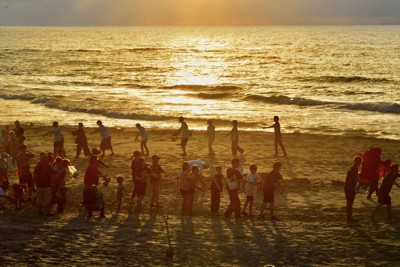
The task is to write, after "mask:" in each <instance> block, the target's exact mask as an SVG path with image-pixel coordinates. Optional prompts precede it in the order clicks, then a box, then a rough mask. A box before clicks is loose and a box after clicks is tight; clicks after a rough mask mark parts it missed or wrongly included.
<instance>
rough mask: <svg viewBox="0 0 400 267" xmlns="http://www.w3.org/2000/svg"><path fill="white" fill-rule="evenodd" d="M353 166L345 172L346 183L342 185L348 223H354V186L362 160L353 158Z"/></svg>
mask: <svg viewBox="0 0 400 267" xmlns="http://www.w3.org/2000/svg"><path fill="white" fill-rule="evenodd" d="M353 162H354V164H353V166H351V168H350V169H349V170H348V171H347V175H346V182H345V184H344V193H345V195H346V201H347V204H346V215H347V221H348V222H354V221H355V220H354V219H353V203H354V199H355V197H356V186H357V182H358V180H359V177H358V169H359V167H360V165H361V162H362V158H361V157H355V158H354V160H353Z"/></svg>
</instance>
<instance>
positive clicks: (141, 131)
mask: <svg viewBox="0 0 400 267" xmlns="http://www.w3.org/2000/svg"><path fill="white" fill-rule="evenodd" d="M136 128H137V129H138V130H139V132H138V134H137V135H136V137H135V142H136V141H138V138H139V136H140V138H141V139H142V140H141V141H140V149H141V150H142V155H143V156H148V155H149V149H148V148H147V140H148V138H149V136H148V134H147V132H146V129H145V128H144V127H143V126H142V125H140V123H136ZM145 149H146V153H144V150H145Z"/></svg>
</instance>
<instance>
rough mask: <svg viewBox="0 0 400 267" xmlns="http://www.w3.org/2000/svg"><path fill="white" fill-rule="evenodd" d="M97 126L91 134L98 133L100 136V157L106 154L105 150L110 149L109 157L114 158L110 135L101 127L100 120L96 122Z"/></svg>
mask: <svg viewBox="0 0 400 267" xmlns="http://www.w3.org/2000/svg"><path fill="white" fill-rule="evenodd" d="M96 124H97V126H99V127H98V128H97V129H96V130H94V131H93V132H91V133H97V132H99V133H100V135H101V142H100V150H101V151H102V153H103V154H102V156H104V155H105V154H106V150H107V149H110V150H111V156H114V155H115V154H114V150H113V148H112V145H111V135H110V134H109V133H108V130H107V128H106V127H105V126H104V125H103V122H102V121H101V120H98V121H97V122H96Z"/></svg>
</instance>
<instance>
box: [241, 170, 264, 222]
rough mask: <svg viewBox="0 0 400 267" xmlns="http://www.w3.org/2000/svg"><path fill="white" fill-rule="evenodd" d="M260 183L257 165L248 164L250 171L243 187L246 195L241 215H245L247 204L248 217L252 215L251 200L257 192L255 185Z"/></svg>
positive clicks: (252, 200)
mask: <svg viewBox="0 0 400 267" xmlns="http://www.w3.org/2000/svg"><path fill="white" fill-rule="evenodd" d="M259 183H260V175H259V174H258V173H257V166H256V165H251V166H250V173H249V174H247V177H246V185H245V187H244V193H245V195H246V202H245V203H244V207H243V211H242V214H243V215H247V213H246V208H247V206H249V214H248V215H249V217H253V202H254V195H255V194H256V192H257V185H258V184H259Z"/></svg>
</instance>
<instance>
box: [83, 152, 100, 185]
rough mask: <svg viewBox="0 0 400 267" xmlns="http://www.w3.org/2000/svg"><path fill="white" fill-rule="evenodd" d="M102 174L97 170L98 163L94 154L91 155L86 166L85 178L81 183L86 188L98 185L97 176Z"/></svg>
mask: <svg viewBox="0 0 400 267" xmlns="http://www.w3.org/2000/svg"><path fill="white" fill-rule="evenodd" d="M101 176H104V175H103V174H102V173H101V172H100V170H99V164H98V161H97V157H96V156H91V157H90V160H89V164H88V166H87V168H86V173H85V178H84V180H83V183H84V184H85V187H86V188H90V187H91V186H92V185H96V186H98V185H99V178H100V177H101Z"/></svg>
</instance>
